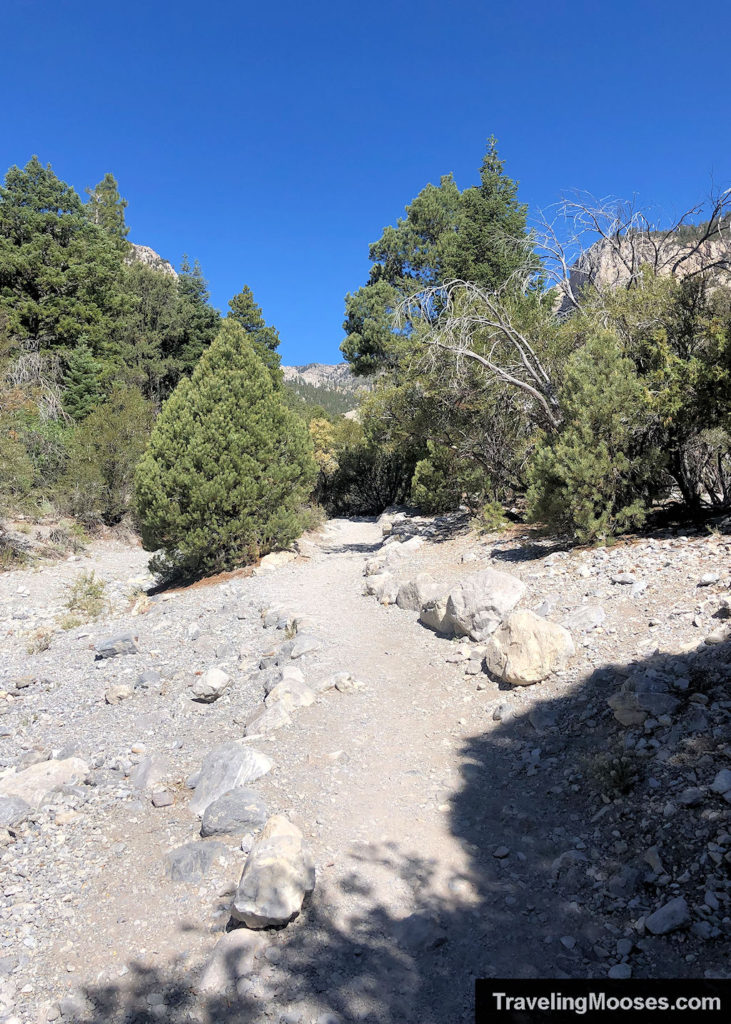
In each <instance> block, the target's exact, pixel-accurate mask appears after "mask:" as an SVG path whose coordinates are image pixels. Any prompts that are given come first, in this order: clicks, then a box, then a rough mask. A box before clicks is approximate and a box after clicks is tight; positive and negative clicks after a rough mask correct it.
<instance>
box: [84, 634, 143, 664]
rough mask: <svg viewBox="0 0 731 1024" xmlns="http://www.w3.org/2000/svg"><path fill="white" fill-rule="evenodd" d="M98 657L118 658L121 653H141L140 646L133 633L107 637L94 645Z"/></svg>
mask: <svg viewBox="0 0 731 1024" xmlns="http://www.w3.org/2000/svg"><path fill="white" fill-rule="evenodd" d="M94 650H95V651H96V656H97V659H102V658H116V657H118V656H119V655H121V654H139V648H138V646H137V644H136V643H135V639H134V637H133V636H132V635H131V633H123V634H120V635H119V636H111V637H107V638H106V639H105V640H100V641H99V643H97V644H95V645H94Z"/></svg>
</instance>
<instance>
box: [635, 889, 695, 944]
mask: <svg viewBox="0 0 731 1024" xmlns="http://www.w3.org/2000/svg"><path fill="white" fill-rule="evenodd" d="M689 921H690V911H689V910H688V904H687V903H686V902H685V899H684V897H683V896H676V897H675V899H673V900H670V902H669V903H665V904H664V905H663V906H662V907H659V908H658V909H657V910H656V911H655V912H654V914H650V916H649V917H647V918H645V927H646V928H647V930H648V931H649V932H651V933H652V934H653V935H667V933H668V932H674V931H676V930H677V929H678V928H684V927H685V926H686V925H687V924H688V922H689Z"/></svg>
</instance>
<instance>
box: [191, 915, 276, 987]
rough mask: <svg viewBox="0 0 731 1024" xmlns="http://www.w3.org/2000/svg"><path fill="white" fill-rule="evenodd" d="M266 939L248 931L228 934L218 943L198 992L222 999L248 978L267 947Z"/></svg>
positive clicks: (199, 984) (237, 930) (240, 929)
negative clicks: (263, 948) (259, 956)
mask: <svg viewBox="0 0 731 1024" xmlns="http://www.w3.org/2000/svg"><path fill="white" fill-rule="evenodd" d="M265 942H266V940H265V938H264V936H263V935H260V934H258V933H257V932H252V931H249V930H248V929H246V928H235V929H234V930H233V931H230V932H226V934H225V935H223V936H221V938H220V939H219V940H218V942H217V943H216V946H215V948H214V950H213V953H212V954H211V957H210V959H209V961H208V963H207V964H206V967H205V969H204V971H203V975H202V976H201V979H200V981H199V982H198V984H197V986H196V989H197V991H198V992H199V993H200V994H201V995H209V996H214V995H218V996H223V995H224V993H225V991H226V989H227V988H228V986H229V985H233V984H234V983H235V982H236V981H237V980H238V979H239V978H245V977H248V976H249V975H250V974H251V973H252V972H253V969H254V959H255V957H256V955H257V953H259V952H260V951H261V949H262V947H263V946H264V944H265Z"/></svg>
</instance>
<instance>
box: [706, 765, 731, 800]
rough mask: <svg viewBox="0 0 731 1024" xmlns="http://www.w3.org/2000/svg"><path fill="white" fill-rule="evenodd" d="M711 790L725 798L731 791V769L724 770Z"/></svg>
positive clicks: (713, 783)
mask: <svg viewBox="0 0 731 1024" xmlns="http://www.w3.org/2000/svg"><path fill="white" fill-rule="evenodd" d="M711 790H712V791H713V792H714V793H720V794H721V796H723V795H724V794H725V793H728V792H729V790H731V768H722V769H721V770H720V772H719V773H718V774H717V775H716V777H715V779H714V780H713V782H712V783H711Z"/></svg>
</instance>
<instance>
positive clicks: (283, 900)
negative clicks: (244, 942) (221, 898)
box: [231, 814, 315, 928]
mask: <svg viewBox="0 0 731 1024" xmlns="http://www.w3.org/2000/svg"><path fill="white" fill-rule="evenodd" d="M314 888H315V866H314V863H313V861H312V857H311V856H310V853H309V850H308V849H307V847H306V846H305V843H304V840H303V837H302V833H301V832H300V830H299V829H298V828H297V826H296V825H293V824H292V823H291V822H290V821H288V820H287V819H286V818H285V817H284V816H283V815H281V814H277V815H274V817H272V818H270V819H269V821H268V822H267V823H266V825H265V827H264V829H263V831H262V833H261V835H260V836H258V838H257V839H256V841H255V842H254V845H253V846H252V848H251V853H250V854H249V856H248V857H247V859H246V864H245V865H244V870H243V873H242V875H241V880H240V881H239V884H238V888H237V890H236V896H235V898H234V903H233V907H232V908H231V915H232V917H233V918H234V919H235V920H237V921H243V923H244V924H245V925H247V926H248V927H249V928H269V927H281V926H282V925H286V924H288V922H289V921H291V920H292V919H293V918H295V917H297V915H298V914H299V912H300V910H301V908H302V903H303V901H304V898H305V896H306V895H307V894H308V893H311V892H312V890H313V889H314Z"/></svg>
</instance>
